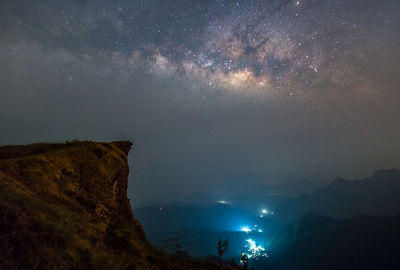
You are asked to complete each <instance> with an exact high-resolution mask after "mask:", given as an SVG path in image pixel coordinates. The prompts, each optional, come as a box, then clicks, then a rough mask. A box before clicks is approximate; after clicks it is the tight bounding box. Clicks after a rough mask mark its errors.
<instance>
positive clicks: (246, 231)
mask: <svg viewBox="0 0 400 270" xmlns="http://www.w3.org/2000/svg"><path fill="white" fill-rule="evenodd" d="M240 230H241V231H242V232H245V233H249V232H251V229H250V228H249V226H243V227H242V228H241V229H240Z"/></svg>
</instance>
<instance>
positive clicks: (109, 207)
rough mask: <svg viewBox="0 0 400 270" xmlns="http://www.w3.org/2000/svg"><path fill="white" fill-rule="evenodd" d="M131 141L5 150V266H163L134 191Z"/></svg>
mask: <svg viewBox="0 0 400 270" xmlns="http://www.w3.org/2000/svg"><path fill="white" fill-rule="evenodd" d="M130 148H131V143H130V142H112V143H96V142H73V143H65V144H32V145H26V146H5V147H0V269H149V268H151V269H158V268H160V267H158V266H157V265H158V264H160V263H159V262H157V260H158V257H159V254H156V253H155V252H156V251H155V249H154V248H152V247H151V246H150V245H149V244H148V242H147V241H146V238H145V234H144V231H143V229H142V226H141V225H140V223H139V222H137V221H136V220H135V219H134V217H133V215H132V211H131V207H130V203H129V199H128V198H127V196H126V191H127V183H128V181H127V179H128V174H129V168H128V164H127V154H128V152H129V150H130Z"/></svg>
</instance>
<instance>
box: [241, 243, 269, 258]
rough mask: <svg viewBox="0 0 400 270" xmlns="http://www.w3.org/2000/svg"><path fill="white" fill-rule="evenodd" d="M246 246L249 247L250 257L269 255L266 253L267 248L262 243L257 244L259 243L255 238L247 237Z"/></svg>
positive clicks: (248, 255) (248, 253) (248, 254)
mask: <svg viewBox="0 0 400 270" xmlns="http://www.w3.org/2000/svg"><path fill="white" fill-rule="evenodd" d="M245 248H246V249H247V253H246V255H247V257H248V258H249V259H251V258H256V257H268V255H267V254H266V253H265V248H263V247H262V246H261V245H257V243H256V242H255V241H254V240H253V239H247V240H246V245H245Z"/></svg>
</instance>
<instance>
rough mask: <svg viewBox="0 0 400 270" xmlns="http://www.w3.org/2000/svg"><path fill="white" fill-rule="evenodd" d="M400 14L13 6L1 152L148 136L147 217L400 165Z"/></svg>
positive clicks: (8, 4)
mask: <svg viewBox="0 0 400 270" xmlns="http://www.w3.org/2000/svg"><path fill="white" fill-rule="evenodd" d="M399 12H400V1H398V0H318V1H317V0H299V1H296V0H247V1H245V0H236V1H232V0H137V1H134V0H118V1H117V0H107V1H106V0H96V1H92V0H37V1H31V0H25V1H24V0H2V1H1V3H0V124H1V132H0V143H1V144H13V143H30V142H36V141H54V142H59V141H64V140H67V139H81V140H85V139H90V140H105V141H109V140H120V139H128V140H132V141H133V142H134V147H133V150H132V152H131V154H130V165H131V168H132V174H131V176H130V182H129V196H130V197H131V198H132V201H133V202H134V204H135V203H137V204H138V205H139V204H143V203H145V202H148V201H151V200H153V201H154V200H157V199H158V198H173V199H179V198H180V196H188V195H189V196H190V194H197V193H202V194H208V195H211V196H214V197H215V198H222V197H224V198H229V196H232V194H237V193H240V192H242V193H243V192H250V190H254V189H257V187H269V186H274V187H278V189H276V188H275V189H274V192H276V190H278V193H279V186H280V185H282V186H285V187H287V186H288V185H289V186H292V187H293V189H296V190H297V191H299V192H300V191H301V186H302V183H303V182H302V181H304V186H305V185H306V182H307V183H308V182H309V180H307V179H318V180H317V183H320V184H322V183H325V182H326V181H329V180H331V179H332V178H333V177H335V176H339V175H340V176H343V177H347V178H358V177H364V176H367V175H369V174H370V173H371V172H372V171H373V170H375V169H378V168H392V167H397V168H399V167H400V140H399V139H398V138H399V137H400V125H399V124H398V123H399V120H400V91H399V90H400V89H399V86H400V57H399V53H400V30H399V29H400V16H398V14H399ZM285 192H290V188H289V191H288V189H287V188H286V189H282V190H281V193H285ZM249 194H250V193H249Z"/></svg>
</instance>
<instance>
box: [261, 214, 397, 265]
mask: <svg viewBox="0 0 400 270" xmlns="http://www.w3.org/2000/svg"><path fill="white" fill-rule="evenodd" d="M399 228H400V215H397V216H392V217H370V216H359V217H355V218H351V219H346V220H339V219H333V218H329V217H324V216H321V215H317V214H312V213H308V214H306V215H303V216H302V217H301V218H299V219H298V220H297V222H295V223H293V224H292V225H289V226H287V227H285V228H284V229H282V230H281V231H280V232H279V233H277V234H276V235H275V237H274V238H273V239H272V241H271V245H270V249H271V250H272V251H273V252H274V253H272V255H271V256H270V258H269V259H268V260H266V261H261V262H256V265H255V266H256V269H258V268H259V269H275V270H279V269H307V270H313V269H315V270H317V269H318V270H319V269H324V270H327V269H352V270H357V269H362V270H367V269H379V270H386V269H400V256H398V255H399V254H400V229H399ZM257 264H258V265H257ZM257 266H259V267H257Z"/></svg>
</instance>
